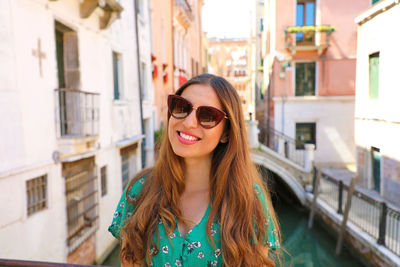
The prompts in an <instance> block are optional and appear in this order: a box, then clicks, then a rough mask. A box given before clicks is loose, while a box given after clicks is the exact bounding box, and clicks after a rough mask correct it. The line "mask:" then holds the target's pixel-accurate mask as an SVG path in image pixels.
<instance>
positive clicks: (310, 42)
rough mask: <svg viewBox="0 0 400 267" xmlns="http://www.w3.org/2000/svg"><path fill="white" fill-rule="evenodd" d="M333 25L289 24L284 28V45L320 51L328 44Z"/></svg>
mask: <svg viewBox="0 0 400 267" xmlns="http://www.w3.org/2000/svg"><path fill="white" fill-rule="evenodd" d="M333 31H335V27H332V26H329V25H318V26H291V27H287V28H286V29H285V47H286V48H287V49H289V50H291V51H292V53H295V52H296V51H297V50H317V51H318V53H322V51H323V50H324V49H326V48H327V47H328V45H329V36H330V34H331V33H332V32H333Z"/></svg>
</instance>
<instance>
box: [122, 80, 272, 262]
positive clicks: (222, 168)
mask: <svg viewBox="0 0 400 267" xmlns="http://www.w3.org/2000/svg"><path fill="white" fill-rule="evenodd" d="M192 84H207V85H210V86H211V87H212V88H213V89H214V90H215V92H216V94H217V96H218V98H219V100H220V102H221V104H222V107H223V110H224V111H225V112H226V113H227V116H228V117H229V120H226V124H225V131H227V134H228V142H227V143H221V142H220V143H219V144H218V145H217V147H216V148H215V150H214V152H213V155H212V165H211V172H210V186H209V188H210V199H212V203H211V211H210V214H209V217H208V221H207V227H206V229H207V238H208V240H210V242H211V244H212V245H213V246H214V247H215V244H214V239H213V238H212V236H211V233H210V229H211V224H212V222H213V221H214V220H215V219H217V220H218V221H219V222H220V226H221V246H222V247H221V250H222V256H223V263H224V265H225V266H235V267H236V266H274V263H273V262H272V261H271V260H270V259H269V258H268V257H267V256H266V255H265V252H264V251H265V244H263V242H262V241H264V240H267V238H268V234H267V231H266V229H265V220H266V217H265V213H264V211H263V208H262V206H261V203H260V200H259V198H258V197H257V195H256V194H255V189H254V184H258V185H260V188H261V189H262V191H263V193H264V194H265V196H266V200H267V202H268V208H269V215H270V218H271V220H272V222H273V223H274V225H275V228H276V230H277V233H278V237H279V239H280V234H279V233H280V232H279V224H278V222H277V220H276V215H275V212H274V209H273V207H272V203H271V200H270V197H269V192H268V190H265V185H264V183H263V180H262V179H261V176H260V174H259V172H258V171H257V169H256V166H255V165H254V164H253V162H252V161H251V159H250V153H249V149H248V141H247V134H246V125H245V121H244V117H243V113H242V107H241V101H240V98H239V96H238V94H237V92H236V90H235V89H234V88H233V87H232V85H231V84H230V83H229V82H228V81H226V80H225V79H224V78H222V77H218V76H214V75H211V74H202V75H199V76H196V77H194V78H192V79H190V80H189V81H188V82H186V83H185V84H184V85H183V86H182V87H181V88H179V89H178V91H177V92H176V94H177V95H181V94H182V92H183V91H184V90H185V89H186V88H187V87H188V86H190V85H192ZM169 118H170V115H168V122H169ZM183 168H184V164H183V159H182V158H181V157H179V156H177V155H176V154H175V153H174V152H173V150H172V147H171V144H170V142H169V140H168V134H167V133H166V134H164V136H163V138H162V142H161V148H160V154H159V157H158V160H157V161H156V163H155V165H154V167H153V168H151V169H146V170H144V171H142V172H141V173H139V174H137V175H136V177H135V178H134V179H132V180H131V182H130V184H129V185H128V186H129V188H130V186H132V184H133V183H134V182H135V181H136V180H137V179H138V178H140V177H142V176H146V177H147V179H146V181H145V184H144V186H143V189H142V193H141V194H140V196H139V198H138V200H137V201H136V202H135V203H133V204H135V205H136V210H135V213H134V215H133V216H132V217H131V218H130V219H129V220H128V222H127V224H126V226H125V227H124V228H123V231H122V238H121V239H122V249H121V254H120V258H121V261H122V262H129V263H137V264H146V263H147V264H149V263H150V260H151V255H150V248H151V247H154V248H156V251H157V249H158V247H157V245H158V244H157V243H158V242H156V243H155V242H154V241H153V238H152V237H153V235H154V233H156V235H157V241H158V232H157V229H158V228H157V226H158V222H159V221H160V220H161V221H162V222H163V223H164V225H165V226H166V231H167V234H168V235H170V234H171V233H172V232H173V231H174V229H175V227H177V225H176V223H175V216H176V218H177V220H178V221H182V222H185V219H184V218H183V216H182V213H181V211H180V209H179V199H180V196H181V194H182V193H183V191H184V189H185V183H184V181H185V180H184V176H183ZM128 191H129V190H127V191H126V192H128ZM127 200H128V201H130V202H131V200H130V198H128V197H127ZM254 241H255V242H254ZM254 243H255V244H254Z"/></svg>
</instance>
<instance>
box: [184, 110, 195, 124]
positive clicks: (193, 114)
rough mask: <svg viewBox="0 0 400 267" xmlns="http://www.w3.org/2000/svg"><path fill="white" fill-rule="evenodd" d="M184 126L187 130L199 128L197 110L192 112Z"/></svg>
mask: <svg viewBox="0 0 400 267" xmlns="http://www.w3.org/2000/svg"><path fill="white" fill-rule="evenodd" d="M183 126H185V127H186V128H197V118H196V110H192V112H190V114H189V115H188V116H187V117H186V118H185V119H184V120H183Z"/></svg>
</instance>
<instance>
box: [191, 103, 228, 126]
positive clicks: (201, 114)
mask: <svg viewBox="0 0 400 267" xmlns="http://www.w3.org/2000/svg"><path fill="white" fill-rule="evenodd" d="M197 116H198V118H197V119H198V120H199V123H200V125H201V126H203V127H204V128H213V127H215V126H217V124H218V123H219V122H220V121H221V120H222V119H223V118H224V114H222V113H221V112H220V111H218V110H216V109H213V108H211V107H199V108H198V109H197Z"/></svg>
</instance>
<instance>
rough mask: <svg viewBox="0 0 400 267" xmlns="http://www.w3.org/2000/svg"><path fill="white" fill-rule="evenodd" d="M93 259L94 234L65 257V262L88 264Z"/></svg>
mask: <svg viewBox="0 0 400 267" xmlns="http://www.w3.org/2000/svg"><path fill="white" fill-rule="evenodd" d="M94 260H95V243H94V234H93V235H92V236H91V237H89V239H87V240H86V241H85V242H83V243H82V244H81V245H80V246H79V247H78V248H77V249H76V250H74V251H73V252H72V253H71V254H69V255H68V257H67V263H74V264H83V265H90V264H92V263H93V262H94Z"/></svg>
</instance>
